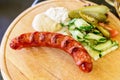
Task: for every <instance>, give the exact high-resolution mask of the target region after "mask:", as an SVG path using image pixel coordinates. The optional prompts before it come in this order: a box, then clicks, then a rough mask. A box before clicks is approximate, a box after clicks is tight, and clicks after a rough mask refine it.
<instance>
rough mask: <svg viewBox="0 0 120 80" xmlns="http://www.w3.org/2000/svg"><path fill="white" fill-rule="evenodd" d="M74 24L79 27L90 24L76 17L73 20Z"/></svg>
mask: <svg viewBox="0 0 120 80" xmlns="http://www.w3.org/2000/svg"><path fill="white" fill-rule="evenodd" d="M74 24H75V26H76V27H78V28H79V27H80V26H90V24H88V23H87V22H86V21H85V20H83V19H81V18H80V19H76V20H75V22H74Z"/></svg>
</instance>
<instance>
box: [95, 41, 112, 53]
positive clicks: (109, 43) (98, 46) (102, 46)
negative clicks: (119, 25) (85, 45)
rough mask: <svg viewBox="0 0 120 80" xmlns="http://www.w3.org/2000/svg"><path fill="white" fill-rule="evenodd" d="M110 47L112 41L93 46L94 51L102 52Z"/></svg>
mask: <svg viewBox="0 0 120 80" xmlns="http://www.w3.org/2000/svg"><path fill="white" fill-rule="evenodd" d="M112 45H113V44H112V41H111V40H108V41H106V42H104V43H101V44H98V45H97V46H94V49H95V50H99V51H103V50H106V49H108V48H110V47H111V46H112Z"/></svg>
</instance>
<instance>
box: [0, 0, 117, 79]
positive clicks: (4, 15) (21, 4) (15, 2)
mask: <svg viewBox="0 0 120 80" xmlns="http://www.w3.org/2000/svg"><path fill="white" fill-rule="evenodd" d="M34 1H35V0H0V43H1V40H2V37H3V35H4V33H5V31H6V29H7V28H8V26H9V25H10V24H11V22H12V21H13V20H14V19H15V18H16V17H17V16H18V15H19V14H20V13H22V12H23V11H24V10H26V9H27V8H29V7H30V6H31V5H32V4H33V2H34ZM38 1H39V2H40V1H43V0H38ZM89 1H93V2H95V3H98V4H105V5H107V6H108V7H110V9H111V11H112V12H113V13H114V14H115V15H116V16H117V14H116V12H115V9H114V8H113V7H112V6H110V5H109V4H107V3H106V2H105V1H104V0H89ZM0 80H2V77H1V76H0Z"/></svg>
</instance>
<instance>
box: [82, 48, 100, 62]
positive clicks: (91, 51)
mask: <svg viewBox="0 0 120 80" xmlns="http://www.w3.org/2000/svg"><path fill="white" fill-rule="evenodd" d="M84 47H85V49H86V50H87V52H88V53H89V55H90V56H91V57H92V58H93V59H94V60H98V59H99V58H101V55H100V52H99V51H96V50H94V49H92V48H91V47H89V46H84Z"/></svg>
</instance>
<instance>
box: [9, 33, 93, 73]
mask: <svg viewBox="0 0 120 80" xmlns="http://www.w3.org/2000/svg"><path fill="white" fill-rule="evenodd" d="M39 46H41V47H53V48H59V49H62V50H64V51H65V52H67V53H69V54H70V55H71V56H72V57H73V59H74V60H75V63H76V64H77V65H78V66H79V68H80V69H81V70H82V71H84V72H90V71H91V70H92V60H91V57H90V56H89V54H88V53H87V51H86V50H85V49H84V47H83V46H82V45H81V44H80V43H79V42H77V41H76V40H74V39H73V38H72V37H70V36H66V35H63V34H59V33H51V32H33V33H24V34H21V35H20V36H18V37H16V38H14V39H12V41H11V43H10V47H11V48H12V49H15V50H16V49H21V48H26V47H39Z"/></svg>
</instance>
